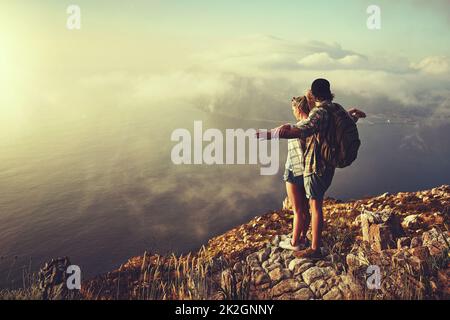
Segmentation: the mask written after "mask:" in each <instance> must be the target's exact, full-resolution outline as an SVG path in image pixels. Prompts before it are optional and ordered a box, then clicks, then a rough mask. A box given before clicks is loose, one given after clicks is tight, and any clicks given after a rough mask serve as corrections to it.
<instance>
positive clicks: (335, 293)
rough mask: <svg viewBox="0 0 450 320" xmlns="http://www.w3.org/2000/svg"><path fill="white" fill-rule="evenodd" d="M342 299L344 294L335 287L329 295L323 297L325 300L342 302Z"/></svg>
mask: <svg viewBox="0 0 450 320" xmlns="http://www.w3.org/2000/svg"><path fill="white" fill-rule="evenodd" d="M341 299H342V293H341V291H340V290H339V289H338V288H337V287H334V288H332V289H331V290H330V291H328V293H327V294H325V295H324V296H323V300H341Z"/></svg>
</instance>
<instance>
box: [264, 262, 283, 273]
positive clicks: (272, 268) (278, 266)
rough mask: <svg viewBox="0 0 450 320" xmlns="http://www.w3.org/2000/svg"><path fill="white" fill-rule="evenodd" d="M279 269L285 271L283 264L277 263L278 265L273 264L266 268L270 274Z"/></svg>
mask: <svg viewBox="0 0 450 320" xmlns="http://www.w3.org/2000/svg"><path fill="white" fill-rule="evenodd" d="M277 268H281V269H283V265H282V264H281V263H279V262H276V263H273V264H270V263H269V265H268V266H267V267H266V270H267V271H268V272H270V271H272V270H274V269H277Z"/></svg>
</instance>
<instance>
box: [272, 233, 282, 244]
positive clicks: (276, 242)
mask: <svg viewBox="0 0 450 320" xmlns="http://www.w3.org/2000/svg"><path fill="white" fill-rule="evenodd" d="M280 241H281V239H280V236H279V235H276V236H275V237H274V238H273V240H272V245H273V246H274V247H278V246H279V245H280Z"/></svg>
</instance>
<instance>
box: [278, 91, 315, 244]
mask: <svg viewBox="0 0 450 320" xmlns="http://www.w3.org/2000/svg"><path fill="white" fill-rule="evenodd" d="M310 109H311V105H310V102H309V101H308V99H307V97H306V96H304V97H299V98H295V97H294V98H292V113H293V114H294V117H295V119H296V120H297V121H298V122H299V124H300V123H301V121H302V120H305V119H307V118H308V114H309V111H310ZM304 148H305V141H304V140H301V139H291V140H289V141H288V156H287V160H286V166H285V173H284V181H285V182H286V192H287V195H288V198H289V202H290V203H291V205H292V210H293V212H294V221H293V226H292V238H287V239H286V240H284V241H282V242H280V247H281V248H283V249H287V250H293V251H300V250H303V249H305V248H306V247H308V246H309V241H308V238H307V237H306V234H307V232H308V229H309V224H310V221H311V215H310V213H309V205H308V199H307V198H306V192H305V187H304V182H303V171H304V157H303V150H304Z"/></svg>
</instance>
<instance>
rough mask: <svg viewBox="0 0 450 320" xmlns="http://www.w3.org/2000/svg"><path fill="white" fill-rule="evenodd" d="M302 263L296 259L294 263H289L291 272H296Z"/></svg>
mask: <svg viewBox="0 0 450 320" xmlns="http://www.w3.org/2000/svg"><path fill="white" fill-rule="evenodd" d="M300 261H301V259H294V260H292V261H291V262H290V263H289V266H288V269H289V271H294V268H295V267H296V266H297V265H300Z"/></svg>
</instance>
